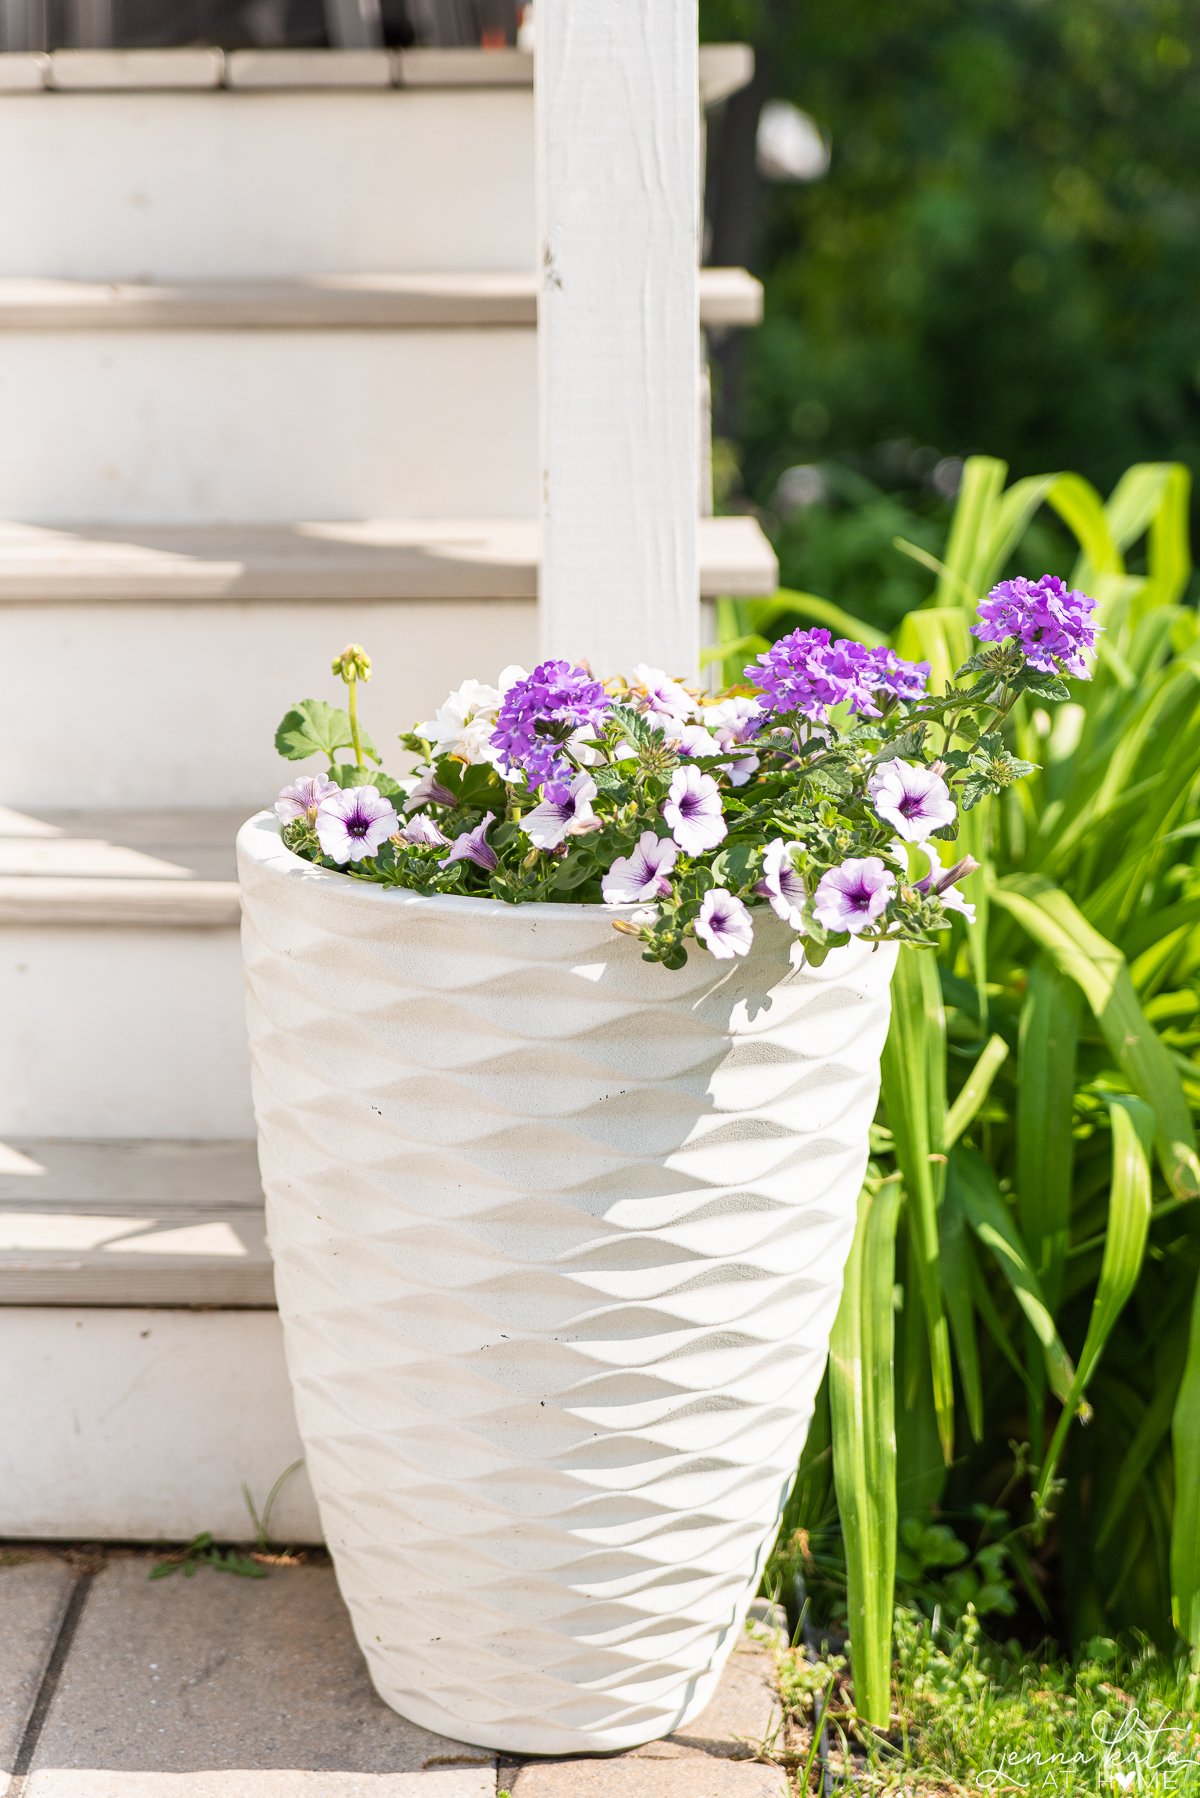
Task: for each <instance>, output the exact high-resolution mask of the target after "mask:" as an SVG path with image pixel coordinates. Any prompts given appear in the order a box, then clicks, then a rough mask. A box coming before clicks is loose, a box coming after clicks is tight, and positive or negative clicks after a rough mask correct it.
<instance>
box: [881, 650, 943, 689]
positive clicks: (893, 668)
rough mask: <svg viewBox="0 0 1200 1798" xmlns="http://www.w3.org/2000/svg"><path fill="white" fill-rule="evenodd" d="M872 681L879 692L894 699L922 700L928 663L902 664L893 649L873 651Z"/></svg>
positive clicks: (926, 681)
mask: <svg viewBox="0 0 1200 1798" xmlns="http://www.w3.org/2000/svg"><path fill="white" fill-rule="evenodd" d="M871 654H872V656H873V657H874V660H875V672H874V679H875V681H876V683H877V685H878V688H879V690H880V691H881V692H886V693H891V694H892V695H893V696H894V697H895V698H896V699H905V700H910V701H911V700H914V699H923V698H924V696H925V689H926V687H927V686H928V684H929V663H928V662H903V661H901V659H900V657H899V656H898V655H897V654H896V652H895V650H894V649H873V650H872V651H871Z"/></svg>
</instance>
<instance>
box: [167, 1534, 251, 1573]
mask: <svg viewBox="0 0 1200 1798" xmlns="http://www.w3.org/2000/svg"><path fill="white" fill-rule="evenodd" d="M200 1567H211V1568H212V1570H213V1572H214V1573H236V1574H237V1575H238V1577H239V1578H241V1579H266V1578H267V1569H266V1568H265V1567H264V1566H263V1564H262V1562H261V1561H256V1560H254V1558H253V1557H252V1556H251V1555H248V1554H243V1553H242V1551H241V1550H240V1549H237V1548H219V1547H218V1546H217V1544H216V1543H215V1542H214V1541H213V1536H212V1531H211V1530H201V1532H200V1534H199V1535H198V1536H193V1537H192V1540H191V1541H190V1542H189V1543H188V1544H187V1546H186V1548H181V1549H180V1550H179V1552H178V1553H177V1554H173V1555H168V1556H167V1558H166V1560H163V1561H158V1562H157V1563H156V1564H155V1565H154V1566H153V1567H152V1568H151V1570H150V1573H149V1575H148V1577H149V1578H150V1579H169V1578H170V1576H171V1575H172V1574H173V1573H182V1574H183V1577H184V1578H185V1579H191V1578H192V1577H193V1575H194V1574H195V1573H196V1570H197V1569H198V1568H200Z"/></svg>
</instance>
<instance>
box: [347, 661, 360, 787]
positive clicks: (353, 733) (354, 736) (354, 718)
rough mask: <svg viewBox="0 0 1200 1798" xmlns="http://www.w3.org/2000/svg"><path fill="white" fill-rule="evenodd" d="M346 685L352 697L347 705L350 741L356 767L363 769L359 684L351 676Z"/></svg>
mask: <svg viewBox="0 0 1200 1798" xmlns="http://www.w3.org/2000/svg"><path fill="white" fill-rule="evenodd" d="M346 685H347V687H348V688H349V689H350V697H349V700H348V702H347V703H348V706H349V711H350V741H351V742H352V743H353V745H354V766H355V767H356V768H361V767H362V765H363V754H362V741H361V739H360V737H359V734H358V682H357V680H355V678H354V676H353V675H351V676H350V678H349V679H348V680H347V682H346Z"/></svg>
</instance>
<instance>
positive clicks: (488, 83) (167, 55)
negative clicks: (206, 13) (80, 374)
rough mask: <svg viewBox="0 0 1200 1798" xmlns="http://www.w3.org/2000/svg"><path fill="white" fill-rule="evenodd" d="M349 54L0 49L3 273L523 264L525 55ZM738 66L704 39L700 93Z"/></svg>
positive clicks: (528, 159) (735, 53)
mask: <svg viewBox="0 0 1200 1798" xmlns="http://www.w3.org/2000/svg"><path fill="white" fill-rule="evenodd" d="M345 55H346V53H339V54H338V55H335V56H333V57H330V56H325V57H321V56H319V55H315V56H311V57H309V58H307V59H297V57H296V55H295V53H279V54H278V55H276V56H274V57H272V56H271V55H270V54H265V53H255V54H254V55H253V56H252V57H246V58H239V57H238V56H236V55H235V56H231V57H229V58H226V59H224V60H222V59H221V58H220V57H219V56H215V57H214V55H213V54H212V53H211V52H203V51H202V52H199V53H197V52H196V51H194V50H180V51H167V52H163V51H154V52H149V51H148V52H141V53H138V52H126V53H115V54H114V53H112V52H95V51H93V52H75V53H69V52H60V53H58V54H56V55H55V56H52V57H50V58H48V59H45V60H42V59H34V58H29V57H21V58H20V59H19V66H18V61H17V59H14V63H13V66H12V71H11V79H9V78H7V77H6V74H5V66H4V65H5V62H6V59H5V58H3V57H0V168H3V169H4V170H5V171H6V174H7V175H8V177H9V178H8V179H6V180H5V181H4V182H3V183H0V275H29V274H32V273H35V272H37V273H41V274H45V275H50V276H61V277H73V278H78V279H83V280H110V279H111V280H127V281H144V280H156V281H175V280H197V279H206V278H209V279H231V278H238V277H270V278H287V277H307V276H310V275H319V274H327V273H332V274H339V273H340V274H357V273H367V272H371V271H373V270H377V269H380V268H382V269H386V270H390V271H393V272H400V271H415V270H421V269H427V268H443V269H451V270H456V269H463V270H467V269H470V270H480V269H482V270H505V269H507V270H525V269H529V268H533V267H535V266H536V264H537V233H536V225H535V184H534V159H533V149H534V121H533V91H532V73H533V72H532V58H530V57H529V56H525V55H522V54H521V53H520V52H515V51H514V52H511V53H505V52H500V51H488V52H472V51H427V52H424V53H409V52H405V53H404V54H403V55H401V56H400V57H397V58H395V59H391V60H388V59H384V60H383V61H378V60H376V61H374V62H372V63H370V64H364V63H362V62H361V60H360V59H358V58H350V57H346V60H344V61H343V60H341V57H343V56H345ZM749 67H752V64H748V60H747V54H746V53H745V52H744V51H743V50H741V48H740V47H739V46H726V45H719V46H709V47H707V48H706V50H705V51H704V52H702V57H701V90H702V96H703V97H704V98H705V99H709V98H713V99H715V98H722V97H724V95H725V94H726V93H728V92H730V91H732V90H733V89H734V88H736V87H738V86H741V85H742V84H743V82H744V81H745V80H747V79H748V78H749V75H748V68H749ZM364 72H365V73H366V75H367V76H369V78H370V80H371V81H372V83H374V82H376V81H378V82H379V83H380V85H378V86H376V85H370V86H361V85H360V86H341V85H337V86H335V85H332V83H333V82H340V81H348V80H349V79H350V76H351V74H353V75H354V78H355V79H356V80H361V79H362V78H363V75H364ZM34 81H39V85H37V86H31V85H30V84H31V83H32V82H34ZM200 81H202V82H203V83H204V86H203V87H198V86H197V85H196V83H197V82H200ZM220 81H224V82H226V83H229V84H231V85H227V86H224V87H218V86H217V85H216V83H217V82H220ZM386 81H391V82H396V83H399V84H400V85H396V86H387V85H383V83H384V82H386ZM41 83H44V84H45V85H42V84H41ZM189 84H191V85H190V86H189ZM172 87H175V88H177V89H178V90H179V91H165V90H170V89H171V88H172Z"/></svg>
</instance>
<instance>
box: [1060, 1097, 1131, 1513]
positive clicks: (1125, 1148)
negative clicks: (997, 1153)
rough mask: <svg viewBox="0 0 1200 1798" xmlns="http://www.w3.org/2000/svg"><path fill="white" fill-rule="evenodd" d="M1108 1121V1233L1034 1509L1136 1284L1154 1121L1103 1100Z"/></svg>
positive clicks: (1123, 1102) (1127, 1103)
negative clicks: (1080, 1344) (1110, 1177)
mask: <svg viewBox="0 0 1200 1798" xmlns="http://www.w3.org/2000/svg"><path fill="white" fill-rule="evenodd" d="M1109 1116H1110V1118H1111V1121H1112V1181H1111V1185H1110V1188H1109V1203H1108V1230H1107V1232H1106V1234H1105V1238H1104V1257H1103V1260H1102V1261H1101V1264H1100V1279H1099V1283H1098V1284H1097V1287H1096V1293H1095V1297H1094V1298H1093V1300H1092V1314H1091V1317H1090V1319H1089V1321H1088V1327H1087V1335H1086V1336H1085V1337H1084V1342H1083V1347H1082V1349H1081V1350H1080V1352H1079V1360H1078V1362H1077V1364H1076V1367H1075V1378H1074V1379H1073V1380H1072V1381H1071V1388H1070V1391H1069V1392H1068V1393H1067V1396H1066V1398H1065V1400H1064V1401H1063V1409H1062V1414H1061V1416H1060V1417H1059V1420H1058V1422H1057V1424H1056V1425H1055V1428H1054V1434H1053V1436H1052V1437H1051V1438H1050V1447H1049V1448H1048V1449H1047V1451H1046V1455H1045V1458H1044V1459H1043V1461H1042V1466H1041V1471H1040V1473H1039V1476H1038V1485H1037V1498H1038V1503H1039V1505H1042V1504H1044V1503H1045V1502H1046V1498H1047V1495H1048V1493H1049V1490H1050V1483H1051V1481H1052V1480H1053V1478H1054V1473H1055V1470H1056V1468H1057V1466H1058V1461H1059V1457H1060V1456H1061V1454H1062V1450H1063V1445H1064V1444H1065V1442H1066V1439H1067V1433H1068V1431H1069V1430H1070V1427H1071V1424H1072V1422H1073V1421H1074V1417H1075V1411H1076V1407H1077V1406H1078V1404H1079V1401H1080V1399H1081V1398H1082V1397H1083V1395H1084V1393H1085V1392H1086V1391H1087V1389H1088V1385H1089V1382H1090V1381H1091V1378H1092V1375H1093V1374H1094V1373H1095V1371H1096V1366H1097V1363H1098V1362H1099V1360H1100V1357H1101V1355H1102V1354H1103V1353H1104V1348H1105V1344H1106V1343H1107V1342H1108V1339H1109V1337H1110V1336H1111V1334H1112V1331H1113V1326H1114V1325H1115V1323H1116V1321H1117V1319H1118V1317H1119V1316H1120V1315H1121V1312H1122V1311H1123V1310H1124V1309H1125V1305H1126V1303H1127V1302H1128V1299H1129V1297H1130V1294H1131V1293H1132V1292H1133V1289H1134V1287H1135V1286H1136V1285H1137V1281H1138V1275H1139V1274H1140V1273H1141V1271H1142V1260H1143V1257H1144V1255H1145V1253H1146V1238H1147V1235H1148V1234H1149V1230H1150V1186H1151V1179H1150V1152H1151V1146H1152V1144H1153V1140H1154V1118H1153V1114H1152V1113H1151V1111H1150V1108H1149V1106H1148V1105H1145V1104H1143V1103H1142V1101H1141V1100H1140V1099H1128V1098H1124V1097H1121V1098H1114V1099H1111V1100H1110V1101H1109Z"/></svg>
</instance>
